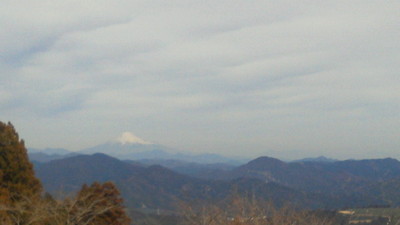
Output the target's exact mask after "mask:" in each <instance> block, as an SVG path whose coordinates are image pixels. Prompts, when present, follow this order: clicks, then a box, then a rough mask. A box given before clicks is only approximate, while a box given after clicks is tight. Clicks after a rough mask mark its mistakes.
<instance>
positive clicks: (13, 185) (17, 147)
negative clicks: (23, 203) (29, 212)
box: [0, 122, 42, 202]
mask: <svg viewBox="0 0 400 225" xmlns="http://www.w3.org/2000/svg"><path fill="white" fill-rule="evenodd" d="M41 191H42V185H41V183H40V181H39V180H38V179H37V178H36V177H35V174H34V171H33V167H32V164H31V163H30V162H29V159H28V155H27V152H26V148H25V144H24V141H23V140H20V139H19V136H18V133H17V132H16V131H15V129H14V126H13V125H12V124H11V123H8V124H5V123H3V122H0V200H1V202H14V201H17V200H18V198H19V196H34V195H36V196H38V195H39V194H40V193H41Z"/></svg>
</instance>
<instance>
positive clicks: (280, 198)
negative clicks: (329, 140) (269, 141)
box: [35, 153, 324, 210]
mask: <svg viewBox="0 0 400 225" xmlns="http://www.w3.org/2000/svg"><path fill="white" fill-rule="evenodd" d="M35 171H36V175H37V176H38V177H39V178H40V180H41V181H42V183H43V185H44V187H45V189H46V191H49V192H51V193H53V194H56V195H57V193H62V192H64V193H68V192H70V191H77V190H78V189H79V188H80V187H81V185H82V184H84V183H92V182H94V181H100V182H104V181H113V182H115V183H116V184H117V186H118V187H119V189H120V190H121V192H122V195H123V197H124V199H125V200H126V204H127V206H128V207H130V208H142V209H144V208H146V209H158V208H161V209H164V210H171V209H176V207H177V204H178V203H179V201H187V200H190V201H193V200H196V199H201V200H206V199H209V200H218V199H219V200H221V199H224V198H226V197H227V196H229V195H230V194H232V192H233V190H236V191H238V192H239V193H247V194H252V193H257V195H260V196H262V197H263V198H265V199H271V200H273V201H274V202H276V203H278V204H283V203H284V202H287V201H293V202H298V203H301V204H302V205H307V206H309V207H312V206H316V205H318V206H321V207H322V206H323V205H324V203H321V201H320V199H318V198H317V197H314V196H312V195H310V196H308V195H307V194H305V193H302V192H299V191H296V190H293V189H291V188H289V187H284V186H281V185H279V184H276V183H272V182H271V183H265V182H262V181H260V180H257V179H252V178H239V179H233V180H229V181H216V180H204V179H199V178H194V177H190V176H186V175H182V174H179V173H176V172H174V171H172V170H169V169H166V168H164V167H161V166H149V167H142V166H138V165H132V164H131V163H128V162H123V161H120V160H118V159H116V158H112V157H110V156H107V155H104V154H99V153H97V154H94V155H79V156H74V157H70V158H66V159H60V160H54V161H51V162H47V163H35Z"/></svg>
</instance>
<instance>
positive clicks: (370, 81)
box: [0, 0, 400, 159]
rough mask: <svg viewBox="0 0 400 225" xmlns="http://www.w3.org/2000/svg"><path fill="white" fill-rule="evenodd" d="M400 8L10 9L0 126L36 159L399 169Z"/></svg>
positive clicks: (185, 3) (329, 4) (365, 2)
mask: <svg viewBox="0 0 400 225" xmlns="http://www.w3.org/2000/svg"><path fill="white" fill-rule="evenodd" d="M399 24H400V1H391V0H388V1H376V0H374V1H372V0H353V1H341V0H334V1H333V0H326V1H310V0H298V1H287V0H282V1H276V0H251V1H238V0H229V1H228V0H213V1H209V0H202V1H194V0H170V1H165V0H130V1H122V0H112V1H111V0H96V1H94V0H85V1H77V0H67V1H65V0H62V1H61V0H38V1H11V0H3V1H2V6H1V7H0V27H1V29H0V120H1V121H11V122H12V123H13V124H14V126H15V127H16V129H17V131H18V132H19V134H20V137H22V138H23V139H24V140H25V143H26V145H27V146H28V147H34V148H45V147H60V148H67V149H70V150H79V149H82V148H87V147H91V146H94V145H97V144H101V143H104V142H105V141H107V140H111V139H115V138H116V137H118V136H120V135H121V134H122V133H123V132H132V133H134V134H135V135H137V136H138V137H140V138H139V139H140V140H142V141H146V142H149V143H150V142H151V143H157V144H163V145H166V146H169V147H172V148H175V149H179V150H180V151H183V152H195V153H202V152H213V153H219V154H223V155H235V156H246V157H255V156H260V155H267V156H272V157H280V158H290V159H294V158H302V157H310V156H320V155H325V156H328V157H333V158H338V159H345V158H376V157H394V158H400V138H399V135H400V91H399V90H400V63H399V62H400V41H399V38H400V28H399Z"/></svg>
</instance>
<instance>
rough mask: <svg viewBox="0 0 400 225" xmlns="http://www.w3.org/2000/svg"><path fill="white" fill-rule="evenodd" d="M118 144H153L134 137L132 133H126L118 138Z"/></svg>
mask: <svg viewBox="0 0 400 225" xmlns="http://www.w3.org/2000/svg"><path fill="white" fill-rule="evenodd" d="M117 142H118V143H120V144H122V145H126V144H141V145H150V144H152V143H151V142H148V141H145V140H143V139H141V138H140V137H138V136H136V135H134V134H133V133H131V132H124V133H122V134H121V136H120V137H118V138H117Z"/></svg>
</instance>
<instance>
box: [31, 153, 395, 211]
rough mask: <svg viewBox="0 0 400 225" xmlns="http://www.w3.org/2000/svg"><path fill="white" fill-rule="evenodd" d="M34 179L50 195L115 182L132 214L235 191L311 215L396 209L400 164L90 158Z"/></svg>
mask: <svg viewBox="0 0 400 225" xmlns="http://www.w3.org/2000/svg"><path fill="white" fill-rule="evenodd" d="M154 164H161V165H164V166H167V167H170V168H171V169H167V168H165V167H163V166H160V165H154ZM35 171H36V174H37V176H38V177H39V178H40V179H41V180H42V182H43V184H44V187H45V189H46V190H47V191H50V192H51V193H60V191H65V192H70V191H76V190H78V189H79V188H80V187H81V185H82V184H84V183H91V182H94V181H100V182H103V181H113V182H115V183H116V184H117V186H118V187H119V188H120V190H121V192H122V194H123V196H124V197H125V199H126V201H127V205H128V206H129V207H130V208H136V209H153V210H155V209H157V208H160V209H164V210H172V209H174V207H175V206H176V205H175V204H176V202H177V201H178V202H179V201H187V200H189V201H194V200H196V199H203V200H205V199H209V200H222V199H224V198H225V197H227V196H229V195H230V194H232V190H236V191H237V192H238V193H241V194H245V193H246V194H248V195H251V196H256V197H257V198H263V199H269V200H271V201H273V202H275V203H276V204H278V205H279V204H280V205H281V204H283V203H284V202H290V203H291V204H294V205H299V206H301V207H308V208H323V209H336V208H342V207H362V206H368V205H392V206H400V189H399V188H398V187H399V186H400V162H399V161H397V160H395V159H391V158H386V159H371V160H345V161H335V162H331V163H326V162H318V161H311V162H310V161H306V162H290V163H287V162H283V161H281V160H279V159H275V158H270V157H259V158H257V159H254V160H252V161H250V162H248V163H246V164H243V165H241V166H236V167H235V166H230V165H226V164H199V163H188V162H182V161H174V160H169V161H168V160H142V161H131V160H126V161H121V160H119V159H116V158H113V157H110V156H107V155H105V154H94V155H78V156H72V157H69V158H64V159H59V160H53V161H50V162H46V163H39V162H36V163H35Z"/></svg>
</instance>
